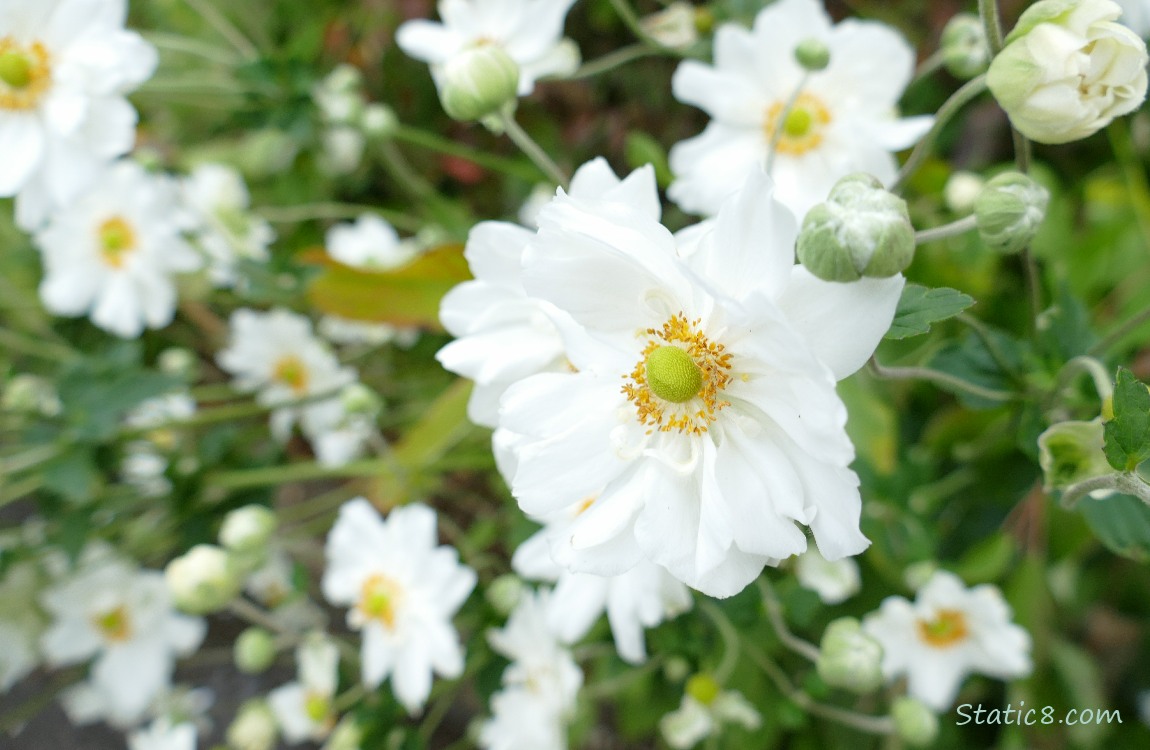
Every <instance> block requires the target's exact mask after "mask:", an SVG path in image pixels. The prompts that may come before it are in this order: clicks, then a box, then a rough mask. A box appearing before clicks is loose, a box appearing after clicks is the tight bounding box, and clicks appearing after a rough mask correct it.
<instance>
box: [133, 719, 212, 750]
mask: <svg viewBox="0 0 1150 750" xmlns="http://www.w3.org/2000/svg"><path fill="white" fill-rule="evenodd" d="M128 750H196V727H195V725H194V724H188V723H184V724H175V725H173V724H172V723H171V722H170V721H168V720H167V719H157V720H156V721H154V722H152V724H151V726H149V727H148V728H147V729H140V730H137V731H135V732H132V733H131V734H130V735H128Z"/></svg>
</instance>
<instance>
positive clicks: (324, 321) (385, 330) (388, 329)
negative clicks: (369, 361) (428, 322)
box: [319, 315, 419, 349]
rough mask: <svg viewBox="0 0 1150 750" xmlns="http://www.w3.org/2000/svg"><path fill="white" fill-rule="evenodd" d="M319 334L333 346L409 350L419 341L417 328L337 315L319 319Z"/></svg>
mask: <svg viewBox="0 0 1150 750" xmlns="http://www.w3.org/2000/svg"><path fill="white" fill-rule="evenodd" d="M319 333H320V335H321V336H323V337H324V338H325V339H327V340H328V341H330V342H332V343H333V344H345V345H362V346H370V347H375V346H383V345H384V344H390V343H394V344H395V345H396V346H398V347H400V348H402V349H410V348H411V347H412V346H414V345H415V342H416V341H418V340H419V329H418V328H407V327H396V326H393V325H391V324H390V323H371V322H368V321H365V320H351V319H349V318H341V317H339V316H338V315H325V316H323V317H322V318H320V321H319Z"/></svg>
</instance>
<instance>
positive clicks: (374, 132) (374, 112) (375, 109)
mask: <svg viewBox="0 0 1150 750" xmlns="http://www.w3.org/2000/svg"><path fill="white" fill-rule="evenodd" d="M359 126H360V127H361V128H363V132H364V134H365V135H366V136H367V137H369V138H388V137H390V136H391V135H392V134H393V133H394V132H395V130H396V128H398V127H399V117H397V116H396V114H395V110H394V109H392V108H391V107H389V106H387V105H386V104H379V103H378V102H375V103H372V104H369V105H367V106H366V107H364V110H363V116H362V117H361V118H360V120H359Z"/></svg>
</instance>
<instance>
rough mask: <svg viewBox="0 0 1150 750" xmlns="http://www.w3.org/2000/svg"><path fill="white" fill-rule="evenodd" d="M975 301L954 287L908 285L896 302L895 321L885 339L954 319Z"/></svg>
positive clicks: (920, 330)
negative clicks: (933, 287) (931, 287)
mask: <svg viewBox="0 0 1150 750" xmlns="http://www.w3.org/2000/svg"><path fill="white" fill-rule="evenodd" d="M973 304H974V298H973V297H971V296H970V295H968V294H963V293H962V292H960V291H958V290H957V289H950V288H948V287H938V288H936V289H930V288H928V287H925V286H920V285H918V284H907V285H906V288H905V289H903V290H902V297H901V298H900V299H899V301H898V309H897V310H895V313H894V322H893V323H891V324H890V330H889V331H887V332H886V336H885V338H888V339H905V338H910V337H911V336H919V335H921V334H924V333H926V332H927V331H929V330H930V327H931V326H932V325H933V324H935V323H938V322H939V321H943V320H946V319H947V318H953V317H954V316H955V315H958V314H959V313H960V312H962V311H963V310H965V309H966V308H968V307H970V306H971V305H973Z"/></svg>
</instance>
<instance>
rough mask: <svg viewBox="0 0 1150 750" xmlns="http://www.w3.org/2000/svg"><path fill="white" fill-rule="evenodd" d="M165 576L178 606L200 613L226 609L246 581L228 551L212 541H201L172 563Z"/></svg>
mask: <svg viewBox="0 0 1150 750" xmlns="http://www.w3.org/2000/svg"><path fill="white" fill-rule="evenodd" d="M164 580H165V581H166V582H167V584H168V590H169V591H170V592H171V593H172V600H173V601H174V602H175V603H176V606H177V607H179V608H180V609H182V610H184V611H185V612H190V613H192V614H197V615H202V614H207V613H209V612H216V611H218V610H220V609H223V608H224V607H225V606H227V604H228V602H230V601H231V600H232V599H234V598H235V597H236V595H237V594H239V592H240V586H241V584H242V581H241V579H240V575H239V572H238V571H237V570H236V566H235V564H234V563H233V562H232V560H231V557H230V556H229V555H228V553H227V552H225V551H224V550H222V549H220V548H219V547H214V546H212V545H209V544H197V545H196V546H195V547H192V548H191V549H190V550H188V552H187V553H186V554H184V555H181V556H180V557H177V558H176V559H175V560H172V561H171V562H170V563H168V567H167V568H165V569H164Z"/></svg>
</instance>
